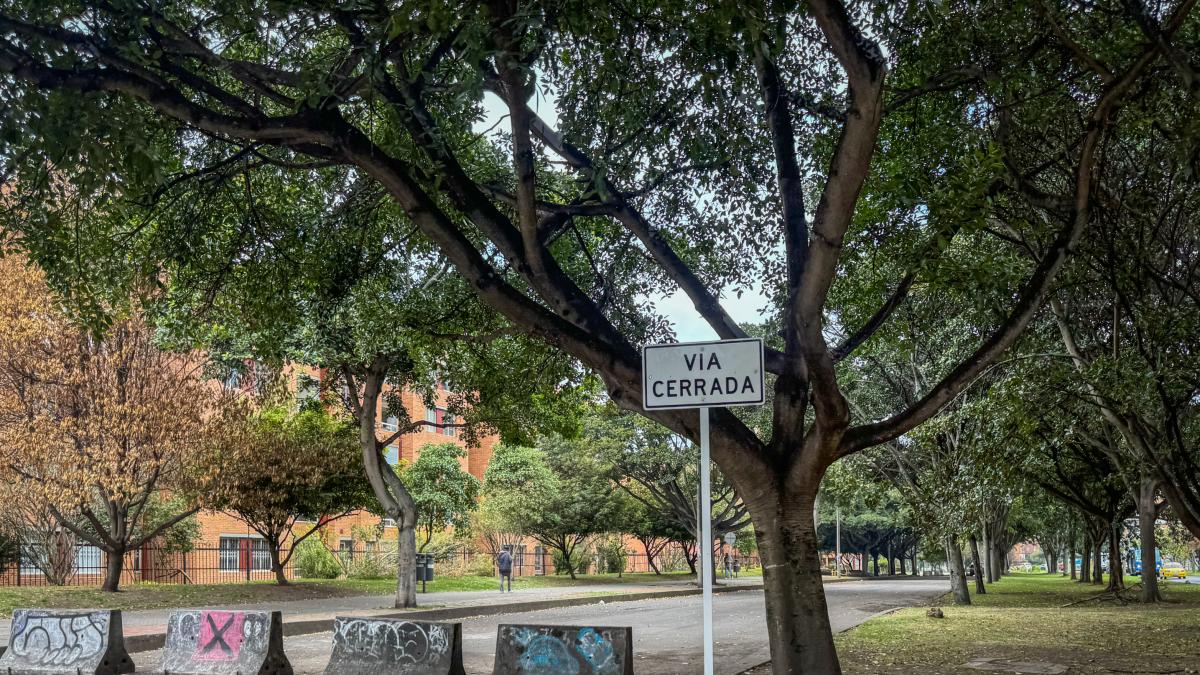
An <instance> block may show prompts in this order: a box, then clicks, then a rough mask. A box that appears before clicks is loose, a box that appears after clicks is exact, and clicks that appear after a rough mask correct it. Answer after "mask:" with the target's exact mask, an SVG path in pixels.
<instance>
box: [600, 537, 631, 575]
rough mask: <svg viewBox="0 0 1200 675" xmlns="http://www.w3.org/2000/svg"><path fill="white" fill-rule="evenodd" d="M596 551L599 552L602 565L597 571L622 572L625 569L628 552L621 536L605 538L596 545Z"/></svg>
mask: <svg viewBox="0 0 1200 675" xmlns="http://www.w3.org/2000/svg"><path fill="white" fill-rule="evenodd" d="M596 553H598V554H599V559H600V565H601V569H598V570H596V571H597V572H599V573H602V574H603V573H608V574H613V573H615V574H621V573H623V572H624V571H625V564H626V562H627V561H628V554H627V553H626V551H625V546H624V545H622V543H621V538H620V537H609V538H607V539H604V540H603V541H601V542H600V543H599V544H598V545H597V546H596Z"/></svg>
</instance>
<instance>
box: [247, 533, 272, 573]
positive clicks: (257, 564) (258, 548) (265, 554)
mask: <svg viewBox="0 0 1200 675" xmlns="http://www.w3.org/2000/svg"><path fill="white" fill-rule="evenodd" d="M250 569H252V570H257V571H261V570H269V569H271V549H270V548H268V547H267V540H266V539H259V538H254V539H251V540H250Z"/></svg>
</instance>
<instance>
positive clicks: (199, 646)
mask: <svg viewBox="0 0 1200 675" xmlns="http://www.w3.org/2000/svg"><path fill="white" fill-rule="evenodd" d="M245 621H246V615H245V614H242V613H241V612H201V613H200V639H199V641H198V642H197V643H196V658H197V659H203V660H206V661H234V660H236V659H237V657H238V654H240V653H241V652H242V624H244V623H245Z"/></svg>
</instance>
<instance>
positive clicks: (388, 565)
mask: <svg viewBox="0 0 1200 675" xmlns="http://www.w3.org/2000/svg"><path fill="white" fill-rule="evenodd" d="M395 558H396V557H395V554H392V556H391V561H390V562H389V560H388V558H387V556H385V555H383V554H381V553H378V552H375V551H371V552H369V553H365V554H362V555H359V556H356V557H355V558H353V559H351V560H348V561H347V562H346V577H347V578H349V579H393V578H395V577H396V573H397V570H396V565H395Z"/></svg>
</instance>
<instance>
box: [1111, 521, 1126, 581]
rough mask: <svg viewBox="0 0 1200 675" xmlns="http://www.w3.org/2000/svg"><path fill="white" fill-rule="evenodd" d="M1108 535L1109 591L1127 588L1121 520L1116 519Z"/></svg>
mask: <svg viewBox="0 0 1200 675" xmlns="http://www.w3.org/2000/svg"><path fill="white" fill-rule="evenodd" d="M1108 529H1109V533H1108V590H1110V591H1118V590H1121V589H1123V588H1125V574H1124V572H1122V569H1121V519H1120V518H1115V519H1113V522H1112V523H1111V525H1110V526H1109V528H1108Z"/></svg>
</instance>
